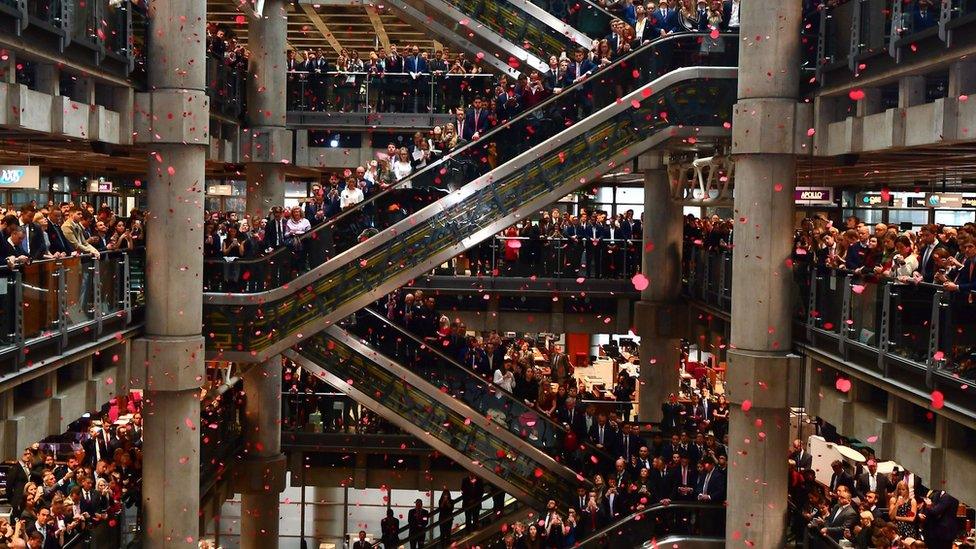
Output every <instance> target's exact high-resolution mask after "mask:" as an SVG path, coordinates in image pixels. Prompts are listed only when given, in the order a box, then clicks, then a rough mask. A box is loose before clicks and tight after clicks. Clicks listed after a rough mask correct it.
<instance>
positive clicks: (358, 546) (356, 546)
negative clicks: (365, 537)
mask: <svg viewBox="0 0 976 549" xmlns="http://www.w3.org/2000/svg"><path fill="white" fill-rule="evenodd" d="M352 549H373V546H372V545H371V544H370V543H369V542H368V541H358V540H357V541H356V543H353V544H352Z"/></svg>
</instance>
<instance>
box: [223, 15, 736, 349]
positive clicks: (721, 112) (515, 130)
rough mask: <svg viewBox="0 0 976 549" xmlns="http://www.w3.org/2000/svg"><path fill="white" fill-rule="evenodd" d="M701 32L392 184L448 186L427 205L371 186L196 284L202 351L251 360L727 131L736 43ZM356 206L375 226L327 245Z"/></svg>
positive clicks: (638, 54) (650, 50)
mask: <svg viewBox="0 0 976 549" xmlns="http://www.w3.org/2000/svg"><path fill="white" fill-rule="evenodd" d="M708 40H713V39H711V38H710V37H709V36H708V35H699V34H686V35H674V36H670V37H668V38H664V39H661V40H658V41H656V42H653V43H651V44H648V45H646V46H644V47H642V48H640V49H639V50H637V51H635V52H633V53H632V54H630V55H628V56H626V57H624V58H622V59H620V60H618V61H617V62H616V63H614V64H613V65H611V66H609V67H608V68H606V69H604V70H602V71H601V72H599V73H597V74H595V75H593V76H591V77H590V78H588V79H586V80H584V81H583V82H580V83H577V84H576V85H574V86H572V87H570V88H567V89H565V90H563V91H562V92H561V93H559V94H556V95H555V96H553V97H551V98H549V99H548V100H546V101H544V102H542V103H540V104H538V105H537V106H535V107H534V108H533V109H531V110H528V111H526V112H523V113H521V114H519V115H518V116H516V117H514V118H513V119H512V120H510V121H507V122H506V123H504V124H502V125H500V126H498V127H496V128H495V129H493V130H491V131H489V132H487V133H485V134H484V135H482V136H480V138H479V139H477V140H474V141H472V142H471V143H469V144H466V145H464V146H461V147H459V148H458V149H456V150H455V151H454V152H452V153H451V154H450V155H449V156H447V157H446V158H445V159H444V160H443V161H441V162H439V163H435V164H433V165H431V166H428V167H427V168H425V169H423V170H420V171H418V172H417V173H415V174H413V175H412V176H411V177H410V178H408V179H405V180H403V181H402V182H400V183H398V185H397V188H398V189H402V188H403V187H405V186H406V184H407V183H409V185H410V186H411V187H413V189H414V190H424V189H430V188H437V189H444V188H447V189H455V190H450V192H449V193H448V194H447V195H446V196H443V198H440V199H439V200H437V201H436V202H434V203H433V204H430V205H425V204H424V203H423V202H419V203H413V202H409V201H402V202H395V203H390V202H388V197H389V195H390V193H381V194H380V195H379V196H377V197H375V198H374V199H372V200H371V201H367V203H364V204H362V205H361V207H360V208H357V209H355V210H353V211H351V212H347V213H345V214H343V215H342V216H340V217H339V218H337V219H336V220H334V221H332V222H330V223H326V224H323V225H322V226H321V227H319V228H316V230H315V232H313V233H312V234H311V235H310V236H309V238H306V239H305V240H304V241H303V242H305V243H306V245H305V248H306V252H305V258H304V259H305V260H306V261H307V265H305V266H301V267H297V268H293V267H294V265H293V264H294V258H292V257H290V256H288V255H287V253H288V252H285V251H278V252H275V253H273V254H271V255H269V256H267V257H264V258H261V259H260V260H257V261H256V262H255V266H254V267H247V266H246V264H241V265H239V266H238V267H237V268H240V269H250V270H249V271H248V272H250V273H252V274H251V275H250V279H251V281H252V282H254V281H258V282H260V283H258V284H254V285H253V286H252V288H253V293H243V292H246V291H247V290H246V289H244V290H241V291H240V292H238V293H226V292H209V293H206V294H205V310H204V315H205V328H204V334H206V335H207V341H208V344H207V352H208V355H209V356H211V357H214V358H220V359H223V360H236V361H245V362H255V361H260V360H264V359H266V358H268V357H270V356H273V355H274V354H276V353H279V352H281V351H283V350H285V349H287V348H288V347H291V346H292V345H295V344H296V343H299V342H301V341H302V340H303V339H307V338H308V337H309V336H311V335H312V334H315V333H316V332H317V331H319V330H321V329H323V328H325V327H327V326H329V325H330V324H332V323H334V322H335V321H337V320H338V319H340V318H343V317H345V316H347V315H349V314H351V313H353V312H355V311H356V310H358V309H360V308H362V307H363V306H365V305H367V304H368V303H369V302H371V301H372V300H374V299H377V298H378V297H379V296H381V295H385V294H386V293H389V292H390V291H392V290H393V289H395V288H397V287H399V286H401V285H403V284H404V283H406V282H407V281H409V280H411V279H412V278H414V277H416V276H418V275H420V274H422V273H424V272H426V271H429V270H431V269H432V268H434V267H435V266H437V265H439V264H441V263H443V262H444V261H446V260H448V259H449V258H451V257H454V256H455V255H457V254H458V253H460V252H463V251H464V250H466V249H468V248H470V247H472V246H475V245H477V244H478V243H480V242H481V241H483V240H485V239H487V238H490V237H491V236H492V235H493V234H495V233H497V232H498V231H500V230H501V229H503V228H505V227H507V226H509V225H511V224H512V223H514V222H515V221H516V220H518V219H520V218H522V217H524V216H526V215H530V214H531V213H533V212H535V211H538V210H539V209H540V208H542V207H545V206H547V205H549V204H551V203H553V202H555V201H557V200H558V199H560V198H562V197H563V196H565V195H567V194H569V193H571V192H572V191H574V190H576V189H577V188H579V187H581V186H583V185H585V184H587V182H589V181H591V180H593V179H594V178H596V177H599V176H600V175H603V174H604V173H606V172H608V171H610V170H612V169H615V168H619V167H621V166H625V163H626V162H627V161H629V160H632V159H634V158H636V157H637V156H639V155H640V154H643V153H644V152H646V151H648V150H650V149H652V148H654V147H659V146H660V147H663V146H668V145H672V146H681V147H683V148H686V149H687V148H693V147H694V145H695V143H698V142H703V141H707V140H709V139H712V138H717V137H721V136H727V135H729V130H728V125H729V122H730V121H731V106H732V104H733V103H734V102H735V97H736V79H735V76H736V69H735V68H734V66H735V64H736V62H737V58H738V52H737V44H738V41H737V39H736V38H735V37H734V36H728V37H726V36H720V37H719V38H718V40H719V41H720V44H721V45H722V47H721V48H718V47H715V46H714V43H712V42H708ZM706 46H708V47H707V48H706ZM706 50H707V51H706ZM489 169H490V171H489ZM393 192H395V191H393ZM384 200H387V202H384ZM368 212H372V214H371V216H372V217H371V219H378V218H382V221H381V222H380V223H376V222H374V221H371V223H370V226H372V227H376V228H377V229H378V231H374V232H376V234H375V235H374V236H371V237H369V238H368V239H365V241H363V242H361V243H359V244H357V245H355V246H353V247H351V248H350V249H346V250H345V251H342V252H340V253H337V254H336V253H333V251H332V245H331V244H329V243H330V242H332V236H331V235H333V234H334V233H335V234H338V233H339V232H341V230H343V229H345V230H349V228H350V227H357V223H359V222H360V219H361V218H363V217H364V216H366V215H367V213H368ZM391 212H392V213H391ZM377 225H378V226H377ZM367 236H368V235H367ZM340 248H341V246H340ZM309 258H312V259H309ZM235 263H237V262H235Z"/></svg>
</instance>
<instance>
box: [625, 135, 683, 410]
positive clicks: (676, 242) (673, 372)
mask: <svg viewBox="0 0 976 549" xmlns="http://www.w3.org/2000/svg"><path fill="white" fill-rule="evenodd" d="M638 169H640V170H642V171H643V172H644V225H643V227H644V235H643V236H644V242H643V249H642V252H641V256H642V263H641V265H642V268H641V272H642V273H644V276H646V277H647V279H648V284H647V288H645V289H644V290H642V291H641V300H640V301H639V302H637V304H636V307H635V310H634V312H635V317H636V327H637V335H639V336H640V338H641V341H640V359H641V368H640V385H639V388H638V393H637V394H638V399H639V406H638V419H639V420H640V421H654V422H659V421H661V419H662V418H661V404H663V403H664V402H665V401H666V400H667V398H668V395H669V394H671V393H675V392H677V391H678V368H679V367H680V364H679V362H680V359H681V332H682V330H681V328H682V324H683V323H682V322H680V321H681V319H683V318H684V317H685V316H686V313H685V311H684V309H685V308H684V307H683V306H682V305H681V304H680V303H679V301H678V299H679V296H680V295H681V245H682V222H681V204H680V203H678V202H675V201H673V200H671V187H670V183H669V181H668V172H667V167H666V166H665V164H664V157H663V155H661V154H659V153H653V154H646V155H644V156H641V157H640V158H639V159H638Z"/></svg>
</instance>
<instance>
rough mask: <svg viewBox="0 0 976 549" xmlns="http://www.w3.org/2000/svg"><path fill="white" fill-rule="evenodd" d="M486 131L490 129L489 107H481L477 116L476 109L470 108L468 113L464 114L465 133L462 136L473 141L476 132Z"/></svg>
mask: <svg viewBox="0 0 976 549" xmlns="http://www.w3.org/2000/svg"><path fill="white" fill-rule="evenodd" d="M486 131H488V109H484V108H483V109H481V110H480V111H479V112H478V116H477V117H475V112H474V109H468V112H467V114H465V115H464V135H462V136H461V137H463V138H464V139H465V140H467V141H471V139H472V138H473V137H474V134H476V133H478V134H483V133H485V132H486Z"/></svg>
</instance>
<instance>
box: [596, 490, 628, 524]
mask: <svg viewBox="0 0 976 549" xmlns="http://www.w3.org/2000/svg"><path fill="white" fill-rule="evenodd" d="M600 508H601V511H602V512H603V515H604V517H606V518H607V520H609V521H610V522H613V521H615V520H617V519H619V518H620V517H621V516H623V513H624V512H626V510H627V498H626V496H624V495H622V494H619V493H617V494H615V495H614V497H613V504H612V505H611V503H610V498H609V497H607V496H603V501H602V502H601V503H600Z"/></svg>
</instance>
